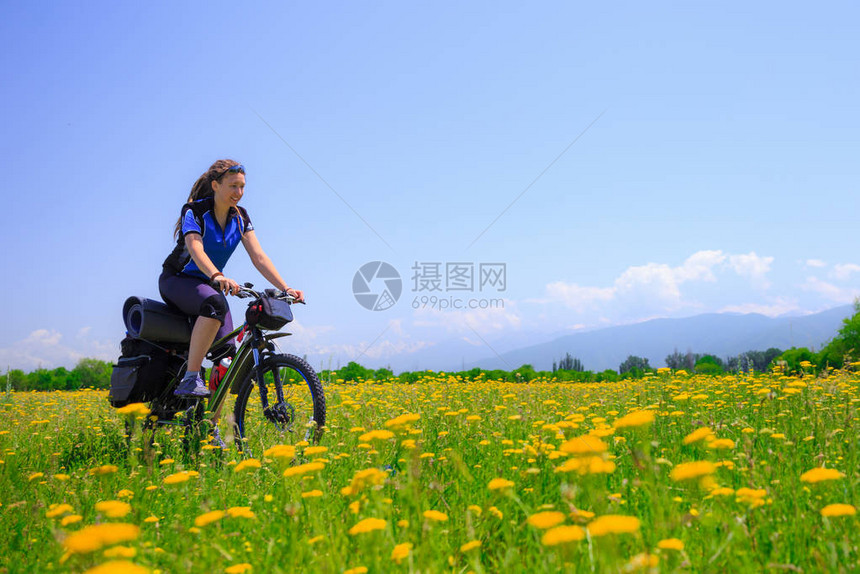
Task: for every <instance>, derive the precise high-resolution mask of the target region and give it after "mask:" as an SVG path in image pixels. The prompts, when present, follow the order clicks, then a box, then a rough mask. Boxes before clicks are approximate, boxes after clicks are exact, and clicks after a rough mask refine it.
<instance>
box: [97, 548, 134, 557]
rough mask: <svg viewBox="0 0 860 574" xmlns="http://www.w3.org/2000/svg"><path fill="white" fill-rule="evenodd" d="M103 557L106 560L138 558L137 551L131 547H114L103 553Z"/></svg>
mask: <svg viewBox="0 0 860 574" xmlns="http://www.w3.org/2000/svg"><path fill="white" fill-rule="evenodd" d="M102 555H103V556H104V557H105V558H134V557H135V556H137V549H136V548H132V547H130V546H114V547H113V548H108V549H107V550H105V551H104V552H102Z"/></svg>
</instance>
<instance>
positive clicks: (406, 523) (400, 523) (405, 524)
mask: <svg viewBox="0 0 860 574" xmlns="http://www.w3.org/2000/svg"><path fill="white" fill-rule="evenodd" d="M397 527H398V528H409V521H408V520H398V521H397Z"/></svg>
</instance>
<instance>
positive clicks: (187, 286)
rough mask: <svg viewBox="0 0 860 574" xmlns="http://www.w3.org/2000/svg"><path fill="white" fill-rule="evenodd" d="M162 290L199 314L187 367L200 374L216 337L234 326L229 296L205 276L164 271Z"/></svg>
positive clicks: (166, 296) (170, 299)
mask: <svg viewBox="0 0 860 574" xmlns="http://www.w3.org/2000/svg"><path fill="white" fill-rule="evenodd" d="M158 289H159V291H160V292H161V297H162V298H163V299H164V300H165V302H167V303H170V304H172V305H173V306H175V307H177V308H178V309H179V310H180V311H182V312H183V313H185V314H187V315H192V316H193V315H197V320H196V321H195V322H194V328H193V329H192V331H191V341H190V344H189V349H188V368H187V372H188V373H197V372H199V371H200V367H201V366H202V364H203V359H204V357H205V356H206V352H207V351H208V350H209V348H210V347H211V346H212V343H213V342H214V341H215V339H216V337H218V336H221V337H223V336H225V335H227V334H228V333H229V332H230V331H232V329H233V321H232V317H231V316H230V308H229V307H228V305H227V299H226V298H225V297H224V294H223V293H219V292H218V291H216V290H215V289H214V288H212V287H211V286H210V285H209V284H208V283H207V282H206V281H204V280H203V279H198V278H196V277H191V276H188V275H181V274H179V275H175V274H171V273H162V275H161V277H159V280H158Z"/></svg>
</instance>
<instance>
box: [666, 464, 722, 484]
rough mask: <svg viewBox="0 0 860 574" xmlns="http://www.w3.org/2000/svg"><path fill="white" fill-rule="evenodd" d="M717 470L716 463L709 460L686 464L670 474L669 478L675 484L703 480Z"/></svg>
mask: <svg viewBox="0 0 860 574" xmlns="http://www.w3.org/2000/svg"><path fill="white" fill-rule="evenodd" d="M716 470H717V469H716V467H715V466H714V463H712V462H710V461H707V460H700V461H695V462H684V463H681V464H679V465H678V466H676V467H675V468H673V469H672V471H671V472H670V473H669V477H670V478H671V479H672V480H674V481H675V482H680V481H682V480H691V479H695V478H702V477H703V476H708V475H711V474H714V472H716Z"/></svg>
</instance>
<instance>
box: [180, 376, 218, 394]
mask: <svg viewBox="0 0 860 574" xmlns="http://www.w3.org/2000/svg"><path fill="white" fill-rule="evenodd" d="M173 394H174V395H176V396H177V397H192V398H200V397H208V396H209V395H210V394H212V393H210V392H209V387H207V386H206V383H205V382H204V381H203V379H202V378H201V377H200V373H198V374H197V378H196V379H192V378H190V377H188V378H184V379H182V382H181V383H179V386H178V387H177V388H176V390H175V391H173Z"/></svg>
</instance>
